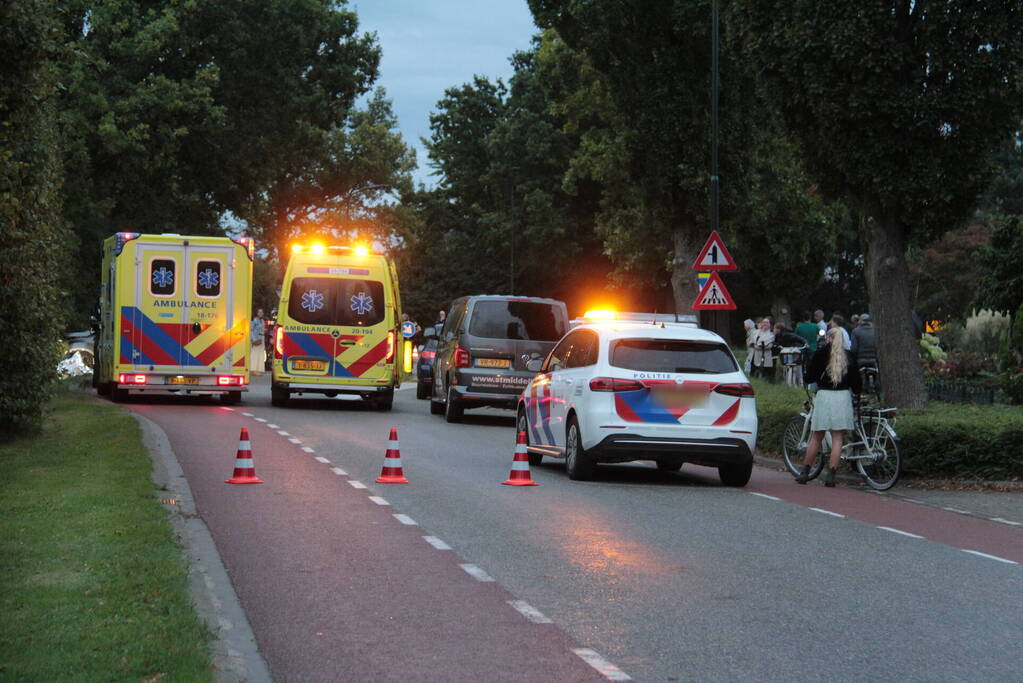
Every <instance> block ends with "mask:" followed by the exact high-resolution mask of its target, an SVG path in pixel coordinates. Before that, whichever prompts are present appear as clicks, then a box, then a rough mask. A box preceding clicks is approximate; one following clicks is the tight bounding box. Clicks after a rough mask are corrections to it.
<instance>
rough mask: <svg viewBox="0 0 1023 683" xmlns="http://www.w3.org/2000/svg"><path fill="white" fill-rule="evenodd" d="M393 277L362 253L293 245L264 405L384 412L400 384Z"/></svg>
mask: <svg viewBox="0 0 1023 683" xmlns="http://www.w3.org/2000/svg"><path fill="white" fill-rule="evenodd" d="M400 321H401V300H400V298H399V294H398V274H397V270H396V269H395V267H394V263H393V262H392V261H391V260H390V259H388V258H387V256H386V255H384V254H382V253H378V252H375V251H372V252H371V251H370V250H369V249H368V248H367V247H361V246H356V247H346V246H326V245H323V244H308V245H305V244H296V245H293V246H292V249H291V259H290V261H289V262H288V267H287V270H286V272H285V275H284V283H283V285H282V287H281V301H280V305H279V306H278V309H277V327H276V328H275V330H274V349H273V350H274V359H273V382H272V384H271V389H270V392H271V402H272V403H273V405H275V406H283V405H287V403H288V401H289V399H290V398H291V396H292V395H305V394H319V395H326V396H331V397H333V396H338V395H341V394H348V395H356V396H359V397H360V398H362V399H363V400H365V401H368V402H369V403H370V405H371V406H372V407H374V408H376V409H378V410H390V409H391V404H392V402H393V401H394V390H395V388H396V387H398V386H399V385H400V384H401V356H403V355H405V354H403V353H402V350H401V349H400V347H399V341H400V340H401V338H402V337H401V332H400Z"/></svg>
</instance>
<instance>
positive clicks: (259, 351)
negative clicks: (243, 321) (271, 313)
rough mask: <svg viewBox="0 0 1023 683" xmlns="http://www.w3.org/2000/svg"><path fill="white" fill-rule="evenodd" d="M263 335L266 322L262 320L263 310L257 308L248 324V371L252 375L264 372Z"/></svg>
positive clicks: (264, 350) (264, 349) (264, 352)
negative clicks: (250, 349)
mask: <svg viewBox="0 0 1023 683" xmlns="http://www.w3.org/2000/svg"><path fill="white" fill-rule="evenodd" d="M264 335H266V321H265V320H263V309H262V308H257V309H256V317H255V318H253V319H252V322H250V323H249V344H250V345H251V347H252V351H251V353H250V355H249V369H250V370H251V372H252V374H253V375H262V374H263V372H264V371H265V370H266V346H264V345H263V337H264Z"/></svg>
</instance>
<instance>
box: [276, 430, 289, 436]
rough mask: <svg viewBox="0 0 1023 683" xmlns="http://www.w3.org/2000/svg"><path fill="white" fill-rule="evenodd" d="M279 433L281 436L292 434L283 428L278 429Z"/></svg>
mask: <svg viewBox="0 0 1023 683" xmlns="http://www.w3.org/2000/svg"><path fill="white" fill-rule="evenodd" d="M277 433H278V434H280V435H281V436H291V434H289V433H288V432H286V431H284V430H283V429H278V430H277Z"/></svg>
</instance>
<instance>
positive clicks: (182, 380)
mask: <svg viewBox="0 0 1023 683" xmlns="http://www.w3.org/2000/svg"><path fill="white" fill-rule="evenodd" d="M198 383H199V378H198V377H168V378H167V384H198Z"/></svg>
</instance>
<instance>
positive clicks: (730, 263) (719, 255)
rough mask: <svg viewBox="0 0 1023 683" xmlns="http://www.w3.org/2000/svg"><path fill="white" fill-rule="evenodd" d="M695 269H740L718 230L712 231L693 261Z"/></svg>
mask: <svg viewBox="0 0 1023 683" xmlns="http://www.w3.org/2000/svg"><path fill="white" fill-rule="evenodd" d="M693 270H739V266H737V265H736V264H735V259H733V258H732V255H731V254H729V253H728V249H726V248H725V243H724V241H722V239H721V235H719V234H718V231H717V230H714V231H713V232H711V233H710V237H708V238H707V243H706V244H705V245H703V249H702V250H700V255H699V256H697V257H696V262H695V263H693Z"/></svg>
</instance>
